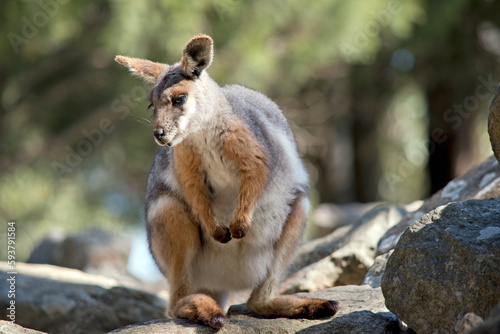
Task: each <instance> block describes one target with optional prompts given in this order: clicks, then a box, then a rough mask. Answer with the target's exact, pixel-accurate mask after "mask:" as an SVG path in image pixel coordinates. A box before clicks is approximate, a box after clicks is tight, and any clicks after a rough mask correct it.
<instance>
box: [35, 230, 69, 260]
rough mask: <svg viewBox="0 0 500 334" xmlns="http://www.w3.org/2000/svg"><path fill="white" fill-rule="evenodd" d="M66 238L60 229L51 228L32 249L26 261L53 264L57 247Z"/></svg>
mask: <svg viewBox="0 0 500 334" xmlns="http://www.w3.org/2000/svg"><path fill="white" fill-rule="evenodd" d="M65 239H66V234H65V233H64V232H63V231H62V230H60V229H51V230H49V232H48V233H47V235H46V236H45V237H44V238H43V240H42V241H41V242H40V243H39V244H38V245H37V246H36V247H35V248H34V249H33V251H32V252H31V254H30V256H29V258H28V260H27V261H26V262H27V263H38V264H53V261H54V257H55V254H56V252H57V249H58V248H59V247H60V245H61V243H62V242H63V241H64V240H65Z"/></svg>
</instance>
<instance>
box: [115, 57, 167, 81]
mask: <svg viewBox="0 0 500 334" xmlns="http://www.w3.org/2000/svg"><path fill="white" fill-rule="evenodd" d="M115 61H116V62H117V63H119V64H121V65H123V66H125V67H128V69H129V70H130V72H132V74H134V75H137V76H139V77H142V78H143V79H145V80H146V81H148V82H151V83H155V82H156V78H157V77H158V75H159V74H160V73H161V72H162V71H163V69H165V67H167V66H168V65H166V64H160V63H155V62H152V61H150V60H145V59H139V58H131V57H124V56H116V57H115Z"/></svg>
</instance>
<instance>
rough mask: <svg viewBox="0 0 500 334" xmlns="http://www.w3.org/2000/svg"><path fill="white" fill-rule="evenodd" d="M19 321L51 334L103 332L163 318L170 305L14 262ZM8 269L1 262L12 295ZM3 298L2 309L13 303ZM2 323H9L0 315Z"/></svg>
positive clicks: (105, 282)
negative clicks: (82, 331) (77, 331)
mask: <svg viewBox="0 0 500 334" xmlns="http://www.w3.org/2000/svg"><path fill="white" fill-rule="evenodd" d="M16 270H17V275H15V299H14V300H15V307H16V309H15V311H16V312H15V316H16V318H15V322H16V323H17V324H19V325H21V326H24V327H28V328H34V329H36V330H41V331H47V332H50V333H76V330H80V331H81V330H84V331H85V333H103V332H107V331H110V330H113V329H115V328H118V327H122V326H126V325H129V324H133V323H136V322H143V321H147V320H151V319H157V318H161V317H163V313H164V310H165V308H166V302H165V301H164V300H163V299H160V298H158V297H156V296H154V295H152V294H149V293H146V292H143V291H139V290H134V289H130V288H127V287H124V286H121V285H120V284H119V283H118V281H116V280H114V279H111V278H107V277H102V276H97V275H90V274H86V273H83V272H81V271H79V270H75V269H68V268H61V267H56V266H51V265H40V264H25V263H17V264H16ZM8 271H10V269H9V268H8V266H7V263H6V262H0V291H9V288H10V285H9V282H8V281H7V279H8V278H10V276H11V275H10V274H8V273H7V272H8ZM10 300H11V299H9V298H8V294H7V293H1V294H0V309H1V310H6V308H7V306H8V305H9V303H10ZM0 319H2V320H8V318H7V314H5V313H4V312H3V311H2V313H0Z"/></svg>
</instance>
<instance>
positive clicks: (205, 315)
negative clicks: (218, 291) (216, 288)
mask: <svg viewBox="0 0 500 334" xmlns="http://www.w3.org/2000/svg"><path fill="white" fill-rule="evenodd" d="M176 313H177V316H179V317H181V318H187V319H189V320H191V321H193V322H195V323H198V324H203V325H207V326H210V327H212V328H215V329H221V328H222V327H224V325H225V324H226V323H227V318H226V316H225V315H224V311H222V309H221V308H220V306H219V304H217V302H216V301H215V300H214V299H213V298H212V297H210V296H208V295H205V294H201V293H200V294H195V295H190V296H187V297H185V298H184V299H182V300H181V301H180V302H179V304H178V306H177V312H176Z"/></svg>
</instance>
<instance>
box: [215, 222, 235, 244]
mask: <svg viewBox="0 0 500 334" xmlns="http://www.w3.org/2000/svg"><path fill="white" fill-rule="evenodd" d="M212 237H213V238H214V239H215V240H217V241H218V242H220V243H223V244H225V243H226V242H228V241H229V240H231V231H230V230H229V229H228V228H227V227H225V226H217V227H216V229H215V232H214V233H213V234H212Z"/></svg>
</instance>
